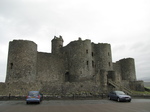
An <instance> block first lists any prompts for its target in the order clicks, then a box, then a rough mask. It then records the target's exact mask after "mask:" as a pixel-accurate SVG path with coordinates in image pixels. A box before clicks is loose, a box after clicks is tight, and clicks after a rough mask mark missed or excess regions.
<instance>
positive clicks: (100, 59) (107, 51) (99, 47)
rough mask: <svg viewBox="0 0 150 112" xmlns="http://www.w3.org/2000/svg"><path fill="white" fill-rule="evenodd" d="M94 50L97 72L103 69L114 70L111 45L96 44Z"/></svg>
mask: <svg viewBox="0 0 150 112" xmlns="http://www.w3.org/2000/svg"><path fill="white" fill-rule="evenodd" d="M94 50H95V51H94V52H95V62H96V68H97V69H98V70H97V71H99V70H101V69H105V70H106V71H110V70H112V69H113V64H112V55H111V46H110V44H103V43H99V44H95V45H94Z"/></svg>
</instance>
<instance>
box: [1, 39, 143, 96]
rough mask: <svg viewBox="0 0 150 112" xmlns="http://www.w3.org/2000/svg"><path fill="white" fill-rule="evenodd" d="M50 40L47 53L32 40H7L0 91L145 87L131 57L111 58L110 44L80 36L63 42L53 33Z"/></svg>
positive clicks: (22, 92)
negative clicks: (6, 61) (6, 60)
mask: <svg viewBox="0 0 150 112" xmlns="http://www.w3.org/2000/svg"><path fill="white" fill-rule="evenodd" d="M51 42H52V47H51V48H52V50H51V51H52V52H51V53H46V52H38V51H37V44H36V43H34V42H33V41H28V40H13V41H10V43H9V51H8V63H7V75H6V81H5V83H1V84H0V88H1V89H3V88H5V89H3V91H1V94H8V93H11V94H14V95H25V94H26V93H27V92H28V91H31V90H39V91H41V92H42V93H43V94H70V93H73V94H77V93H82V92H84V93H87V94H88V93H90V94H91V93H92V94H95V93H103V92H108V91H111V90H117V89H118V90H123V91H125V92H130V90H136V91H144V84H143V81H137V79H136V72H135V63H134V59H133V58H126V59H121V60H119V61H117V62H115V63H114V62H112V52H111V45H110V44H107V43H98V44H95V43H93V42H91V40H82V39H81V38H79V39H78V40H76V41H72V42H70V43H69V44H68V45H66V46H63V42H64V40H63V38H62V36H59V37H56V36H54V38H53V39H52V41H51Z"/></svg>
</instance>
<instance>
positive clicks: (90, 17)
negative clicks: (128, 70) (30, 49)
mask: <svg viewBox="0 0 150 112" xmlns="http://www.w3.org/2000/svg"><path fill="white" fill-rule="evenodd" d="M54 35H56V36H59V35H62V37H63V39H64V45H67V44H68V43H69V42H70V41H74V40H78V37H81V38H82V39H83V40H84V39H90V40H91V41H92V42H94V43H110V44H111V49H112V58H113V62H115V61H118V60H120V59H122V58H128V57H132V58H134V59H135V65H136V74H137V79H148V78H149V79H150V50H149V49H150V0H0V82H4V81H5V77H6V64H7V54H8V45H9V41H12V40H14V39H23V40H31V41H34V42H35V43H37V45H38V51H42V52H51V40H52V39H53V37H54ZM149 81H150V80H149Z"/></svg>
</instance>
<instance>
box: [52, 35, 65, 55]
mask: <svg viewBox="0 0 150 112" xmlns="http://www.w3.org/2000/svg"><path fill="white" fill-rule="evenodd" d="M51 42H52V53H54V54H58V53H60V48H62V47H63V42H64V41H63V38H62V36H59V37H56V36H54V39H53V40H52V41H51Z"/></svg>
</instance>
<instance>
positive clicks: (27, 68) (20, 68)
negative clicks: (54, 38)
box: [6, 40, 37, 83]
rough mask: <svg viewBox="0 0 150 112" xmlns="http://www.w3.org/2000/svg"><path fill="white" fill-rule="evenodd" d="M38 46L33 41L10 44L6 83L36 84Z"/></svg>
mask: <svg viewBox="0 0 150 112" xmlns="http://www.w3.org/2000/svg"><path fill="white" fill-rule="evenodd" d="M36 61H37V45H36V44H35V43H34V42H32V41H26V40H13V41H11V42H9V52H8V61H7V76H6V83H11V82H18V81H20V82H34V81H35V76H36Z"/></svg>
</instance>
